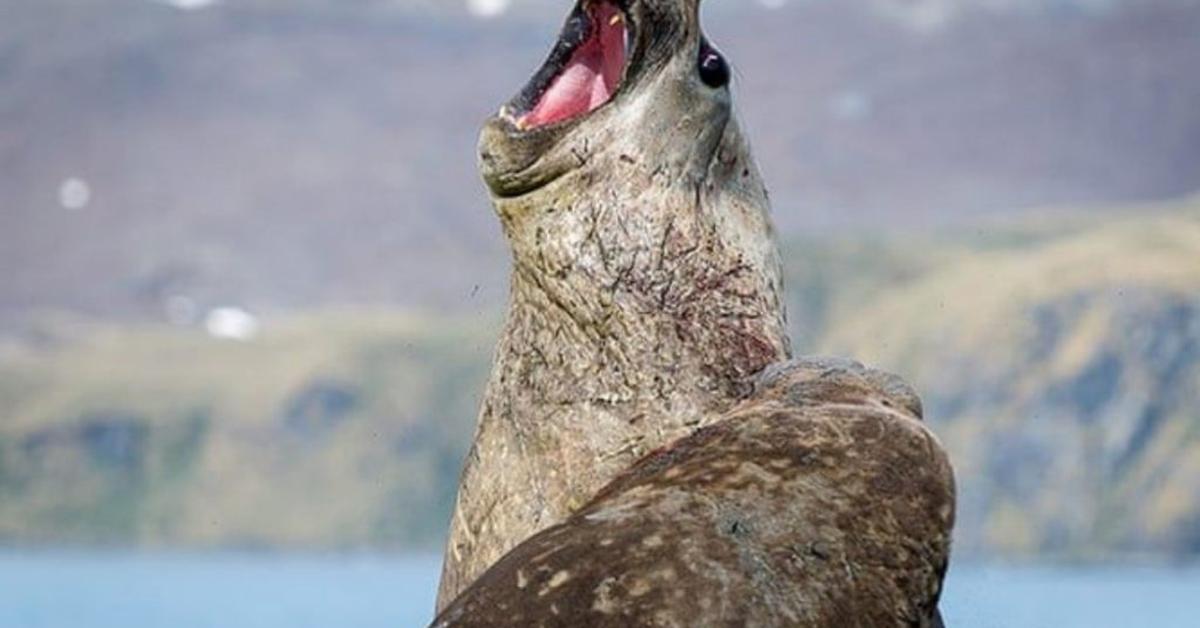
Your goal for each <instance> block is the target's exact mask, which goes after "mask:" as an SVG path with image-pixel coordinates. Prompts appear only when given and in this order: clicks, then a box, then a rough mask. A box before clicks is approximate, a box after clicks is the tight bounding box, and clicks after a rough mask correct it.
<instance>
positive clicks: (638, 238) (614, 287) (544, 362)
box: [488, 119, 789, 451]
mask: <svg viewBox="0 0 1200 628" xmlns="http://www.w3.org/2000/svg"><path fill="white" fill-rule="evenodd" d="M588 144H589V142H587V141H580V142H579V143H578V144H577V145H576V146H574V152H575V154H576V155H578V159H579V162H580V165H579V167H578V168H576V169H575V170H573V171H571V172H569V173H567V174H565V175H563V176H561V177H559V178H558V179H556V180H555V181H553V182H552V183H550V184H549V185H547V186H546V187H544V188H542V189H540V190H538V191H537V192H535V193H533V194H529V195H525V196H522V197H518V198H514V199H503V198H502V199H497V200H496V208H497V211H498V213H499V215H500V218H501V222H502V224H503V226H504V231H505V234H506V236H507V237H508V240H509V242H510V243H511V245H512V251H513V261H514V272H513V278H512V303H511V310H510V315H509V319H508V324H507V328H506V330H505V334H504V339H503V342H502V344H501V347H500V351H499V353H498V355H497V362H496V367H495V371H494V373H495V377H493V381H492V385H491V386H490V388H489V390H488V400H489V401H490V402H493V403H520V405H528V406H533V407H538V406H540V407H543V408H547V409H553V410H554V412H556V413H560V412H562V411H563V410H564V409H566V408H570V409H574V410H575V411H577V412H579V413H580V414H587V413H590V412H596V411H602V412H603V413H605V414H610V415H615V416H614V418H619V419H620V420H626V421H631V420H635V419H637V418H638V417H639V416H645V418H646V419H647V420H649V421H657V420H662V417H658V418H656V417H654V416H653V415H655V414H662V413H664V412H668V411H669V412H672V413H675V414H674V416H673V417H672V419H670V420H677V419H683V417H685V416H687V417H690V418H688V419H684V422H698V421H700V420H701V415H702V414H703V413H706V412H710V411H712V410H714V409H719V408H723V407H725V406H726V405H728V403H729V402H730V400H732V399H736V398H738V397H740V396H741V395H742V394H743V393H744V392H745V391H746V382H747V380H748V378H749V377H751V376H753V375H754V374H756V373H758V372H759V371H761V370H762V369H763V368H764V367H766V366H767V365H769V364H771V363H773V362H776V361H778V360H781V359H784V358H786V357H787V356H788V353H789V348H788V340H787V337H786V327H785V321H784V315H783V307H782V303H781V278H780V268H779V261H778V255H777V251H776V248H775V244H774V240H773V237H772V229H771V226H770V223H769V219H768V217H767V216H766V214H765V212H764V210H763V208H765V207H766V205H767V201H766V198H765V193H764V191H763V188H762V184H761V182H760V180H759V177H758V175H757V170H756V168H755V166H754V164H753V163H752V161H751V160H750V158H749V156H748V155H749V153H748V151H747V150H746V149H745V146H744V144H743V141H742V138H741V135H740V133H739V131H738V129H737V126H736V123H734V122H733V121H732V119H729V120H728V122H727V123H726V124H724V125H722V126H721V127H720V128H717V129H712V131H711V135H710V136H709V137H702V138H701V141H699V142H697V144H696V146H695V148H696V152H695V153H693V154H686V155H681V156H679V157H681V158H679V159H675V160H663V159H662V156H663V155H666V154H670V153H669V152H668V151H667V149H666V147H658V146H655V145H653V144H651V145H648V146H639V145H636V144H634V143H632V142H620V141H619V140H617V138H613V141H612V143H611V145H610V147H608V148H606V149H603V150H595V151H593V152H589V150H590V148H591V147H589V145H588ZM706 144H708V145H707V146H706ZM705 155H711V159H707V160H706V159H703V157H704V156H705ZM538 414H540V413H538V412H533V413H530V414H527V415H522V416H514V417H513V420H514V421H517V422H519V423H526V422H530V423H532V425H531V426H530V429H538V428H539V427H541V428H547V429H553V425H549V426H548V425H545V422H544V419H542V418H540V417H538ZM659 444H661V443H653V445H654V446H657V445H659ZM634 449H635V450H637V451H643V450H645V446H641V447H634Z"/></svg>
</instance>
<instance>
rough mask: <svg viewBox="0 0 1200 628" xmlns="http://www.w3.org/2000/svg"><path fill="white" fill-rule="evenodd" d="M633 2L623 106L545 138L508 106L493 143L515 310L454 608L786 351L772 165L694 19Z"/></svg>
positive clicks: (453, 581)
mask: <svg viewBox="0 0 1200 628" xmlns="http://www.w3.org/2000/svg"><path fill="white" fill-rule="evenodd" d="M581 6H582V5H581ZM620 8H621V10H622V11H623V15H625V16H626V17H625V18H624V19H625V20H626V21H627V22H628V23H629V24H630V25H636V28H635V29H634V30H631V33H632V34H633V35H636V36H635V37H633V39H631V40H630V41H629V45H628V47H629V55H630V60H629V65H628V67H627V68H626V70H625V73H624V80H623V83H622V85H621V88H620V89H619V90H618V91H617V92H616V95H615V96H614V97H613V100H612V101H611V102H609V103H608V104H607V105H605V106H603V107H601V108H599V109H597V110H595V111H593V112H591V113H589V114H588V115H587V116H585V117H582V118H576V119H573V120H568V121H566V122H562V123H557V124H555V125H551V126H549V127H542V128H535V129H524V128H522V126H521V124H519V119H518V120H516V121H514V116H513V115H511V114H509V113H507V112H502V113H501V114H500V115H498V116H497V117H495V118H493V119H492V120H489V121H488V123H487V124H486V125H485V127H484V130H483V133H482V137H481V141H480V161H481V169H482V171H483V174H484V179H485V181H487V183H488V185H489V187H490V189H491V191H492V197H493V202H494V205H495V208H496V212H497V215H498V217H499V219H500V223H501V225H502V227H503V230H504V233H505V236H506V238H507V240H508V242H509V244H510V247H511V249H512V254H513V274H512V290H511V303H510V309H509V315H508V320H507V323H506V325H505V328H504V333H503V336H502V338H501V340H500V343H499V346H498V348H497V351H496V355H495V362H494V368H493V371H492V375H491V379H490V381H489V383H488V386H487V389H486V392H485V396H484V400H483V404H482V408H481V411H480V417H479V423H478V428H477V432H476V434H475V439H474V443H473V446H472V448H471V450H470V452H469V454H468V457H467V460H466V463H465V467H464V470H463V475H462V479H461V483H460V487H459V493H458V499H457V504H456V508H455V512H454V515H453V520H452V522H451V528H450V536H449V540H448V544H447V549H446V555H445V564H444V568H443V575H442V582H441V588H440V591H439V598H438V600H439V602H438V604H439V608H441V607H444V606H445V605H446V604H448V603H449V602H450V601H451V600H452V599H454V597H455V596H457V595H458V594H459V593H460V592H461V591H462V590H463V589H464V588H465V587H466V586H467V585H469V584H470V583H471V581H472V580H474V579H475V578H476V577H477V576H478V575H479V574H481V573H483V571H484V570H485V569H487V568H488V567H489V566H491V565H492V564H493V563H494V562H495V561H497V560H499V558H500V557H501V556H503V555H504V554H505V553H507V552H508V551H509V550H511V549H512V548H513V547H515V546H516V545H517V544H518V543H520V542H521V541H523V540H525V539H527V538H528V537H530V536H532V535H533V534H534V533H536V532H538V531H540V530H542V529H544V528H546V527H548V526H551V525H554V524H556V523H560V522H562V521H563V520H565V519H566V518H567V517H569V516H570V515H571V514H572V513H573V512H575V511H576V510H577V509H578V508H580V507H582V506H583V505H584V504H586V503H587V502H588V501H589V500H590V499H591V498H592V497H593V496H594V495H595V494H596V492H597V491H599V490H600V489H601V488H603V487H604V486H605V485H606V484H608V483H609V482H610V481H611V480H612V479H613V478H614V477H615V476H616V475H617V474H618V473H620V472H622V471H623V470H625V469H627V468H628V467H629V466H630V465H631V464H632V463H634V462H635V461H636V460H638V459H639V458H640V457H642V456H643V455H645V454H646V453H647V452H649V451H652V450H654V449H656V448H658V447H661V446H663V445H666V444H667V443H670V442H672V441H674V440H676V439H678V438H680V437H682V436H685V435H687V434H688V433H690V432H691V431H693V430H695V429H696V428H698V427H702V426H703V425H705V424H707V423H709V422H711V421H713V420H715V419H716V418H718V417H719V416H721V413H722V412H724V411H725V410H727V409H728V408H730V407H731V406H732V405H733V404H734V403H736V402H737V400H738V399H740V398H742V397H744V396H745V394H746V393H747V391H748V389H749V382H750V379H751V378H752V377H753V376H754V375H756V374H757V373H758V372H760V371H761V370H762V369H764V368H765V367H766V366H768V365H769V364H772V363H775V362H778V361H779V360H782V359H786V358H787V357H788V356H789V353H790V349H789V345H788V339H787V333H786V320H785V316H784V308H783V305H782V297H781V294H782V280H781V271H780V264H779V259H778V253H777V250H776V247H775V245H774V238H773V228H772V226H771V224H770V221H769V218H768V215H767V206H768V203H767V198H766V193H765V190H764V187H763V185H762V182H761V179H760V178H759V175H758V169H757V167H756V165H755V164H754V161H753V159H752V158H751V156H750V152H749V149H748V147H747V145H746V142H745V141H744V139H743V137H742V134H741V132H740V130H739V127H738V125H737V123H736V121H735V120H734V117H733V115H732V110H731V105H730V102H729V95H728V91H727V89H724V88H714V87H711V86H708V85H705V84H704V83H703V82H702V80H701V78H700V77H699V76H698V75H697V57H698V54H699V53H698V51H699V50H700V48H701V45H702V42H701V34H700V31H699V22H698V13H697V10H698V7H697V5H696V3H695V1H694V0H692V1H688V2H677V1H670V2H668V1H666V0H636V1H630V2H621V3H620ZM510 106H513V105H510ZM535 111H540V110H538V109H535ZM539 115H540V114H539Z"/></svg>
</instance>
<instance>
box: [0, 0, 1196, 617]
mask: <svg viewBox="0 0 1200 628" xmlns="http://www.w3.org/2000/svg"><path fill="white" fill-rule="evenodd" d="M570 5H571V2H569V0H436V1H435V0H289V1H283V0H279V1H275V2H272V1H268V0H219V1H218V0H37V1H34V0H0V548H2V549H0V626H4V627H6V628H7V627H10V626H14V627H15V626H263V627H271V628H274V627H282V626H289V627H291V626H306V625H313V626H319V625H320V626H327V625H331V624H333V625H353V626H420V625H422V624H423V623H424V622H426V621H428V620H429V619H430V614H431V608H432V594H433V589H434V587H435V586H436V579H437V575H438V564H439V560H440V557H439V554H440V550H441V543H442V540H443V534H444V532H445V527H446V523H447V521H448V516H449V511H450V508H451V503H452V500H453V496H454V490H455V487H456V484H457V480H458V471H459V466H460V461H461V458H462V456H463V454H464V453H465V450H466V447H467V446H468V444H469V440H470V438H471V436H472V430H473V426H474V421H475V418H476V409H477V404H478V400H479V397H480V392H481V389H482V385H483V382H484V379H485V376H486V373H487V371H488V368H489V363H490V357H491V355H490V354H491V350H492V347H493V344H494V342H495V340H496V337H497V334H498V331H499V323H500V322H501V320H502V316H503V312H504V307H505V299H506V296H507V266H508V253H507V249H506V246H505V244H504V242H503V240H502V238H501V235H500V230H499V227H498V224H497V222H496V221H495V220H494V217H493V214H492V212H491V209H490V206H489V204H488V202H487V199H486V195H485V193H484V189H483V186H482V184H481V183H480V182H479V180H478V177H477V174H476V170H475V157H474V145H475V139H476V133H477V130H478V127H479V124H480V122H481V121H482V120H483V118H484V117H486V116H487V115H489V114H490V113H491V112H492V111H494V110H495V108H496V107H497V106H498V105H499V104H500V103H501V102H503V101H504V100H506V99H507V98H508V97H509V96H511V95H512V94H513V93H515V92H516V90H517V89H518V88H519V87H520V86H521V85H522V84H523V83H524V82H525V80H526V79H527V78H528V77H529V76H530V75H531V74H532V72H533V71H534V69H536V67H537V66H538V65H539V64H540V63H541V61H542V59H543V56H544V54H545V53H546V51H547V50H548V49H549V47H550V46H551V44H552V42H553V41H554V39H555V38H556V36H557V31H558V27H559V24H560V23H561V20H562V18H563V16H564V15H565V14H566V12H567V10H568V8H569V6H570ZM705 14H706V29H707V32H708V34H709V35H710V38H711V39H712V40H713V41H714V42H715V43H716V44H717V45H718V46H720V47H721V48H722V49H723V51H724V52H725V53H726V54H727V56H728V57H729V58H730V59H731V60H732V62H733V63H734V65H735V66H736V69H737V72H736V79H735V99H736V102H737V106H738V108H739V110H740V114H741V117H742V119H743V122H744V126H745V127H746V128H747V131H748V134H749V136H750V138H751V140H752V142H753V144H754V146H755V154H756V157H757V159H758V161H759V162H760V165H761V167H762V169H763V171H764V176H765V178H766V181H767V183H768V186H769V187H770V189H771V191H772V199H773V202H774V216H775V220H776V223H777V225H778V227H779V229H780V236H781V244H782V246H783V252H784V258H785V263H786V266H787V271H788V284H789V285H788V290H789V299H790V303H789V312H790V320H791V324H792V328H793V334H794V341H795V346H796V348H797V350H798V352H802V353H833V354H842V355H848V356H852V357H855V358H858V359H860V360H864V361H867V362H870V363H873V364H876V365H879V366H882V367H884V368H887V369H889V370H892V371H895V372H898V373H900V374H902V375H903V376H905V377H906V378H907V379H909V380H910V381H912V382H913V383H915V384H916V385H917V387H918V388H919V389H920V390H921V391H922V393H923V395H924V398H925V402H926V408H927V416H928V418H929V420H930V421H931V423H932V425H933V426H934V429H935V430H936V431H937V432H938V433H939V435H940V436H941V437H942V438H943V440H944V442H945V443H946V445H947V446H948V448H949V449H950V451H951V454H952V457H953V459H954V462H955V464H956V467H957V470H958V475H959V485H960V486H959V490H960V502H959V524H958V528H957V531H956V534H957V536H956V545H955V563H954V565H953V568H952V571H951V574H950V578H949V581H948V584H947V592H946V600H945V606H946V615H947V619H948V620H949V623H950V624H951V625H966V626H1042V625H1044V626H1057V627H1061V626H1125V625H1148V624H1154V625H1158V626H1186V625H1194V624H1190V623H1189V621H1194V612H1195V610H1196V608H1197V607H1196V606H1195V601H1194V599H1195V598H1194V596H1195V592H1196V591H1198V590H1200V571H1198V570H1197V569H1196V567H1195V565H1196V564H1197V559H1198V558H1200V195H1197V193H1198V192H1200V71H1198V68H1200V2H1197V1H1196V0H825V1H822V0H706V3H705Z"/></svg>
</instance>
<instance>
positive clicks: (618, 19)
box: [608, 13, 625, 26]
mask: <svg viewBox="0 0 1200 628" xmlns="http://www.w3.org/2000/svg"><path fill="white" fill-rule="evenodd" d="M624 19H625V16H624V15H621V14H620V13H618V14H616V15H614V16H612V19H610V20H609V21H608V25H609V26H616V25H617V24H620V23H621V22H622V21H624Z"/></svg>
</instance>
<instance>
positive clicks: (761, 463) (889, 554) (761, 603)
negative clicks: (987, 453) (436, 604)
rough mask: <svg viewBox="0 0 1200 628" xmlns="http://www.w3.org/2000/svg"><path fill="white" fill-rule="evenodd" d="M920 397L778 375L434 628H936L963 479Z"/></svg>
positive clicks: (873, 374)
mask: <svg viewBox="0 0 1200 628" xmlns="http://www.w3.org/2000/svg"><path fill="white" fill-rule="evenodd" d="M910 393H911V390H910V389H908V388H907V386H904V385H902V383H900V382H899V380H898V379H897V378H894V377H892V376H887V375H886V374H882V373H880V372H878V371H872V370H870V369H866V368H864V367H862V366H861V365H859V364H857V363H853V362H849V361H831V360H820V359H809V360H800V361H796V362H792V363H788V364H784V365H781V366H779V367H778V368H775V369H772V370H771V372H769V373H766V374H764V376H763V377H762V378H760V380H759V385H758V386H757V387H756V390H755V392H754V393H753V394H752V395H751V397H749V398H748V399H747V400H746V401H745V402H743V403H742V404H741V405H739V406H738V407H737V408H735V409H734V410H733V411H731V412H730V413H729V414H728V415H725V416H724V417H723V418H722V419H721V420H720V421H718V422H716V423H715V424H713V425H711V426H709V427H706V428H703V429H701V430H699V431H697V432H696V433H694V434H693V435H691V436H689V437H687V438H684V439H681V440H680V441H678V442H676V443H674V444H673V445H671V446H669V447H666V448H663V449H661V450H659V451H658V452H656V453H654V454H651V455H650V456H647V457H646V458H643V459H642V460H641V461H639V462H638V463H637V464H636V465H634V467H633V468H631V469H630V470H629V471H628V472H626V473H625V474H623V475H622V476H620V477H618V478H617V479H616V480H614V481H613V482H612V483H611V484H609V486H608V487H606V488H605V489H604V490H602V491H601V492H600V493H599V494H598V495H597V496H596V497H595V498H594V499H593V500H592V501H591V502H590V503H589V504H588V505H586V506H585V507H584V508H583V509H582V510H581V511H579V512H578V513H576V514H575V515H574V516H572V517H571V518H570V519H569V520H567V521H566V522H565V523H562V524H559V525H557V526H554V527H552V528H549V529H548V530H546V531H543V532H541V533H539V534H537V535H535V536H534V537H533V538H531V539H530V540H528V541H526V542H525V543H522V544H521V545H519V546H518V547H517V548H516V549H515V550H513V551H512V552H510V553H509V554H508V555H506V556H505V557H504V558H503V559H501V560H500V561H499V562H498V563H497V564H496V565H494V566H493V567H492V568H491V569H489V570H488V571H487V572H486V573H484V575H483V576H482V577H480V578H479V579H478V580H477V581H476V582H475V583H474V584H473V585H472V586H471V587H470V588H468V589H467V590H466V591H465V592H464V593H463V594H462V595H461V596H459V597H458V598H457V599H456V600H455V601H454V602H453V603H452V604H450V605H449V607H448V608H447V609H446V610H445V611H444V613H443V614H442V615H441V616H439V618H438V619H437V620H436V622H435V625H436V626H439V627H440V626H463V627H470V626H495V627H497V628H503V627H505V626H513V627H515V626H557V625H587V626H639V625H667V626H696V627H697V628H703V627H705V626H725V625H730V624H731V623H732V624H738V625H755V626H783V625H787V626H811V627H817V626H934V625H940V624H939V623H937V622H940V615H939V614H938V613H937V611H936V603H937V599H938V595H939V593H940V591H941V579H942V574H943V573H944V565H945V564H946V561H947V559H948V555H949V543H950V529H951V527H952V525H953V511H954V509H953V502H954V486H953V478H952V475H951V472H950V467H949V463H948V461H947V459H946V456H945V453H944V451H943V450H942V449H941V447H940V446H939V445H938V443H937V441H936V439H934V438H933V436H932V434H930V433H929V431H928V430H927V429H926V428H925V427H924V426H923V425H922V424H921V423H920V421H919V404H915V403H914V400H913V399H915V395H911V397H912V398H910ZM914 409H916V410H917V412H914V411H913V410H914ZM931 609H932V610H931Z"/></svg>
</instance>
